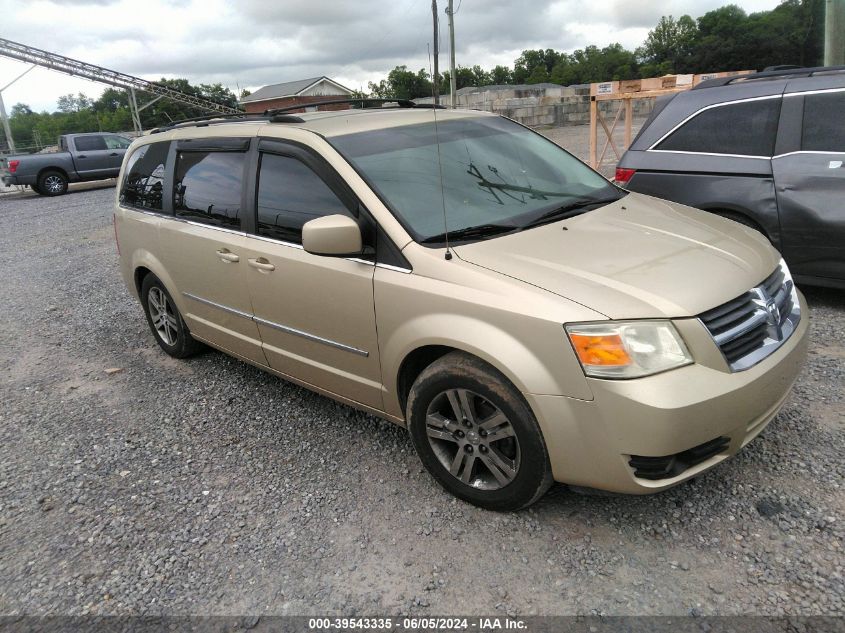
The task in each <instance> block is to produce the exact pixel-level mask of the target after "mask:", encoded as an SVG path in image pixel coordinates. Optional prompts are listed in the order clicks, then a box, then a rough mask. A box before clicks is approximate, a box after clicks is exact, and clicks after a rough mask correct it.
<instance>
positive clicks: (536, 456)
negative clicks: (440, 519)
mask: <svg viewBox="0 0 845 633" xmlns="http://www.w3.org/2000/svg"><path fill="white" fill-rule="evenodd" d="M407 419H408V426H409V430H410V433H411V439H412V441H413V443H414V447H415V448H416V450H417V454H418V455H419V456H420V459H421V460H422V462H423V464H424V465H425V467H426V468H427V469H428V471H429V472H430V473H431V475H432V476H433V477H434V478H435V479H436V480H437V481H438V482H439V483H440V484H441V485H442V486H443V487H444V488H445V489H446V490H448V491H449V492H451V493H452V494H454V495H455V496H457V497H459V498H461V499H464V500H465V501H469V502H470V503H473V504H475V505H477V506H480V507H483V508H487V509H489V510H518V509H520V508H524V507H526V506H528V505H531V504H532V503H534V502H535V501H536V500H537V499H539V498H540V497H541V496H542V495H543V493H545V492H546V490H548V488H549V486H551V484H552V475H551V466H550V465H549V457H548V453H547V451H546V446H545V443H544V442H543V437H542V434H541V432H540V428H539V425H538V424H537V421H536V419H535V418H534V415H533V413H532V412H531V409H530V408H529V407H528V405H527V404H526V403H525V401H524V400H523V398H522V396H521V395H520V393H519V391H518V390H517V389H516V388H515V387H514V386H513V385H512V384H511V383H510V382H509V381H508V380H507V378H505V377H504V376H503V375H502V374H501V373H500V372H498V371H497V370H496V369H495V368H493V367H492V366H490V365H488V364H487V363H485V362H484V361H482V360H480V359H478V358H476V357H474V356H470V355H469V354H464V353H461V352H453V353H450V354H447V355H446V356H443V357H442V358H440V359H439V360H437V361H435V362H434V363H433V364H432V365H430V366H429V367H428V368H426V369H425V370H424V371H423V372H422V373H421V374H420V376H419V377H418V378H417V379H416V381H415V382H414V384H413V386H412V387H411V391H410V393H409V395H408V405H407Z"/></svg>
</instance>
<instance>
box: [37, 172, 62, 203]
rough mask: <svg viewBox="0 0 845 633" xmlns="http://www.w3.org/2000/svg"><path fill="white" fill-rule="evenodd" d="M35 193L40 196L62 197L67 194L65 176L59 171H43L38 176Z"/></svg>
mask: <svg viewBox="0 0 845 633" xmlns="http://www.w3.org/2000/svg"><path fill="white" fill-rule="evenodd" d="M33 189H35V188H34V187H33ZM35 191H36V192H37V193H39V194H41V195H42V196H51V197H52V196H61V195H64V194H66V193H67V176H65V175H64V174H63V173H62V172H60V171H55V170H48V171H45V172H43V173H42V174H41V175H40V176H38V188H37V189H35Z"/></svg>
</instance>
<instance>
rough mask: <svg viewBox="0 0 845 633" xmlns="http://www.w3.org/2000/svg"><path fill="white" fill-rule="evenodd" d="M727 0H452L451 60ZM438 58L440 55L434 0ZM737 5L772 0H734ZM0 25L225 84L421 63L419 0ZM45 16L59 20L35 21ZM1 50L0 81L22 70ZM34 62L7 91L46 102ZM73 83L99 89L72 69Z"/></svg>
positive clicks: (594, 33) (104, 13)
mask: <svg viewBox="0 0 845 633" xmlns="http://www.w3.org/2000/svg"><path fill="white" fill-rule="evenodd" d="M725 1H726V0H670V1H668V2H667V1H665V0H663V1H658V0H637V1H636V2H631V0H608V1H606V2H603V3H599V2H595V0H457V1H456V8H458V10H457V12H456V15H455V32H456V40H457V47H456V48H457V50H456V57H457V61H458V63H459V64H463V65H473V64H480V65H481V66H483V67H487V68H490V67H492V66H494V65H496V64H507V65H511V64H512V63H513V60H514V59H515V58H516V57H517V56H518V55H519V52H520V51H522V50H524V49H527V48H555V49H558V50H569V51H571V50H574V49H575V48H583V47H584V46H587V45H589V44H597V45H599V46H604V45H607V44H609V43H611V42H617V41H618V42H620V43H621V44H623V45H624V46H627V47H629V48H634V47H636V46H638V45H639V44H640V43H642V41H643V39H644V37H645V35H646V33H647V32H648V29H649V28H651V27H653V26H654V24H655V23H656V22H657V20H658V19H659V18H660V16H661V15H666V14H673V15H675V16H676V17H677V16H679V15H682V14H684V13H689V14H691V15H693V16H698V15H701V14H703V13H704V12H706V11H708V10H710V9H713V8H715V7H717V6H720V5H722V4H724V3H725ZM438 4H439V14H440V50H441V60H440V63H441V68H443V67H445V66H447V65H448V33H447V28H446V25H447V19H446V15H445V13H444V9H445V6H446V0H439V2H438ZM739 4H740V5H741V6H742V7H743V8H745V9H746V10H747V11H749V12H751V11H758V10H761V9H771V8H773V7H774V6H776V4H777V0H740V2H739ZM0 15H3V24H2V27H0V28H2V32H0V36H2V37H7V38H10V39H12V40H15V41H19V42H23V43H26V44H30V45H32V46H37V47H40V48H44V49H46V50H49V51H53V52H57V53H62V54H64V55H68V56H70V57H75V58H78V59H81V60H84V61H87V62H91V63H94V64H97V65H100V66H105V67H107V68H113V69H115V70H120V71H122V72H127V73H130V74H135V75H139V76H142V77H144V78H147V79H153V80H154V79H158V78H160V77H163V76H164V77H186V78H187V79H189V80H190V81H192V82H197V83H200V82H202V83H213V82H221V83H223V84H225V85H227V86H229V87H230V88H232V89H236V88H237V87H240V88H244V87H249V88H251V89H255V88H258V87H260V86H262V85H265V84H268V83H277V82H280V81H290V80H294V79H301V78H304V77H313V76H318V75H329V76H331V77H334V78H337V79H338V80H340V81H341V82H343V83H346V84H347V85H349V86H350V87H354V88H358V87H361V86H366V84H367V82H368V81H371V80H377V79H379V78H381V77H384V76H385V75H386V74H387V72H388V71H389V70H390V69H391V68H393V67H394V66H396V65H399V64H406V65H407V66H408V67H409V68H412V69H414V70H418V69H420V68H426V69H428V68H429V57H428V51H429V47H430V44H431V41H432V23H431V2H430V0H393V1H391V2H374V1H373V0H368V1H364V2H350V1H349V0H311V1H310V2H309V1H304V0H275V1H273V2H270V1H267V0H238V1H236V0H177V1H174V0H144V2H140V1H139V0H70V1H67V0H65V1H62V2H54V1H48V0H32V1H31V2H27V3H21V2H19V0H0ZM46 21H49V22H50V23H52V24H57V25H60V26H59V27H58V28H55V29H44V28H43V25H44V24H45V22H46ZM23 68H24V67H23V66H22V64H19V63H16V62H9V61H5V60H3V59H2V58H0V85H2V84H3V83H4V80H6V78H7V77H8V78H9V79H11V78H13V77H14V75H16V74H17V73H18V72H20V71H21V70H23ZM51 76H52V77H56V75H55V73H49V72H48V71H41V70H39V71H35V72H33V73H30V75H28V76H27V77H26V78H25V79H23V80H21V81H20V82H19V83H18V84H15V86H13V87H12V88H10V89H9V95H4V97H5V98H6V101H7V103H15V102H17V101H23V102H26V103H30V104H32V105H34V106H35V107H36V108H51V107H53V106H52V104H54V103H55V99H56V98H57V97H58V96H59V95H60V94H62V92H59V90H62V91H65V92H66V91H67V87H68V86H69V85H70V84H69V83H68V81H70V82H73V81H77V80H65V79H56V80H55V81H53V80H51V79H49V77H51ZM76 85H78V86H79V87H78V90H83V91H85V92H86V93H88V94H89V95H96V94H98V93H99V91H100V90H99V88H97V87H96V84H90V83H87V82H79V81H77V84H76Z"/></svg>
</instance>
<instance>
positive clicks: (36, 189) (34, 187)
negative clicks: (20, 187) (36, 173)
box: [29, 185, 41, 194]
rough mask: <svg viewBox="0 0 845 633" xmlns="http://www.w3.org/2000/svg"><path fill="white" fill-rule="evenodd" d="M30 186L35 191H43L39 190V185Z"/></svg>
mask: <svg viewBox="0 0 845 633" xmlns="http://www.w3.org/2000/svg"><path fill="white" fill-rule="evenodd" d="M29 188H30V189H32V190H33V191H34V192H35V193H38V194H40V193H41V191H39V189H38V185H30V186H29Z"/></svg>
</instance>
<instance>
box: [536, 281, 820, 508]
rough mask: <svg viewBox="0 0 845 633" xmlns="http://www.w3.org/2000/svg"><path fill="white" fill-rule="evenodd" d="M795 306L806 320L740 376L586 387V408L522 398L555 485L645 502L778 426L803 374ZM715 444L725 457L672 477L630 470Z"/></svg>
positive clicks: (698, 372)
mask: <svg viewBox="0 0 845 633" xmlns="http://www.w3.org/2000/svg"><path fill="white" fill-rule="evenodd" d="M799 301H800V302H801V308H802V314H803V315H804V318H802V319H801V322H800V323H799V325H798V328H797V329H796V330H795V332H793V334H792V336H791V337H790V338H789V339H788V340H787V341H786V342H785V343H784V344H783V345H782V346H781V347H780V348H779V349H778V350H777V351H776V352H774V353H773V354H772V355H770V356H769V357H767V358H766V359H764V360H763V361H761V362H760V363H758V364H757V365H755V366H754V367H752V368H750V369H747V370H745V371H741V372H731V371H730V369H729V368H728V367H727V364H726V363H716V362H707V363H706V364H702V363H700V362H697V363H696V364H693V365H689V366H687V367H682V368H680V369H676V370H673V371H668V372H665V373H662V374H657V375H654V376H649V377H647V378H639V379H636V380H598V379H588V382H589V383H590V388H591V389H592V391H593V394H594V399H593V400H590V401H587V400H578V399H575V398H568V397H565V396H548V395H535V394H526V398H527V399H528V402H529V404H530V405H531V407H532V409H533V410H534V412H535V414H536V416H537V419H538V422H539V423H540V427H541V429H542V430H543V436H544V438H545V440H546V445H547V448H548V451H549V457H550V459H551V465H552V472H553V474H554V478H555V480H556V481H559V482H563V483H567V484H572V485H577V486H583V487H588V488H598V489H602V490H609V491H613V492H623V493H632V494H647V493H651V492H657V491H660V490H664V489H666V488H669V487H671V486H674V485H676V484H678V483H680V482H682V481H685V480H687V479H689V478H691V477H694V476H695V475H697V474H699V473H701V472H703V471H705V470H707V469H708V468H712V467H713V466H715V465H716V464H718V463H719V462H721V461H723V460H725V459H727V458H728V457H730V456H731V455H733V454H735V453H736V452H737V451H739V450H740V449H741V448H742V447H743V446H745V445H746V444H747V443H748V442H750V441H751V440H752V439H753V438H754V437H756V436H757V434H759V433H760V431H762V430H763V429H764V428H765V427H766V425H767V424H768V423H769V422H770V421H771V420H772V419H773V418H774V417H775V415H776V414H777V412H778V411H779V410H780V407H781V406H782V405H783V403H784V401H785V400H786V398H787V397H788V396H789V392H790V389H791V387H792V385H793V383H794V382H795V380H796V378H797V377H798V374H799V372H800V370H801V367H802V366H803V363H804V359H805V357H806V353H807V335H808V329H809V328H808V324H809V318H808V317H807V314H808V311H807V309H806V303H805V302H804V298H803V296H801V295H800V293H799ZM701 327H702V329H703V326H701ZM711 345H712V342H711ZM713 347H714V348H715V346H713ZM717 351H718V350H717ZM709 360H712V359H709ZM720 365H721V366H720ZM716 438H725V440H724V446H723V449H722V450H719V452H718V453H716V454H714V455H712V456H709V457H707V458H706V459H705V460H704V461H701V462H700V463H696V464H695V465H691V466H689V467H688V468H686V469H684V470H683V472H681V473H680V474H677V475H675V476H670V477H666V478H661V479H647V478H643V477H638V476H636V475H635V474H634V467H632V466H631V465H630V464H629V462H630V461H631V456H643V457H664V456H670V455H675V454H679V453H684V452H685V451H689V450H690V449H693V448H694V447H698V446H700V445H703V444H706V443H708V442H711V441H713V440H715V439H716Z"/></svg>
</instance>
